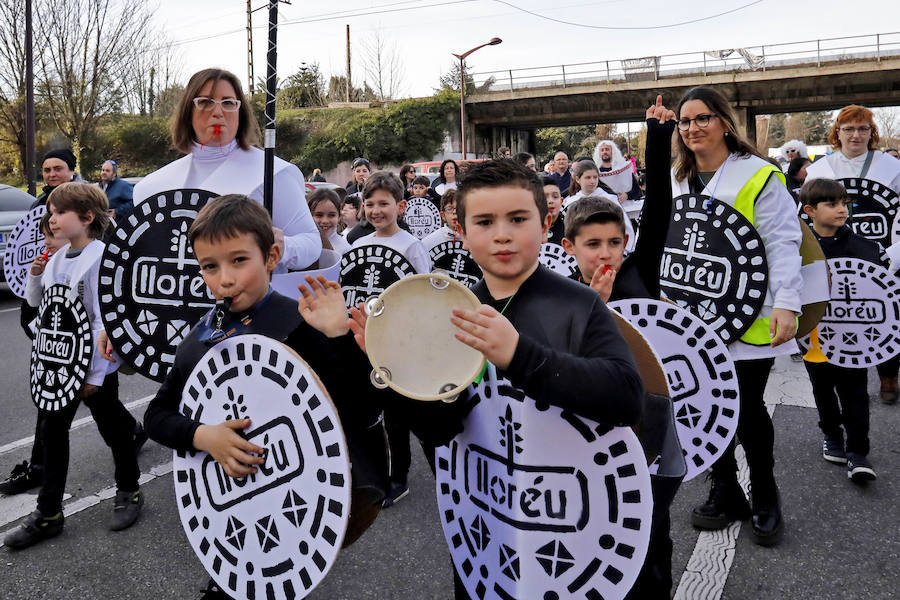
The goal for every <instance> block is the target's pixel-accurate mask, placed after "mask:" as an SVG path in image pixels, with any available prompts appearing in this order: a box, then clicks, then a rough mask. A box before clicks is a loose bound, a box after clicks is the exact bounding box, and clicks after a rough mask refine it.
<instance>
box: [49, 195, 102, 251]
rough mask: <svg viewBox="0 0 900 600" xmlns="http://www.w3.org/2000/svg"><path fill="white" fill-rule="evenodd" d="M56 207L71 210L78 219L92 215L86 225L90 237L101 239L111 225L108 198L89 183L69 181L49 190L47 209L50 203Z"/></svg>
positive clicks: (58, 209) (60, 210)
mask: <svg viewBox="0 0 900 600" xmlns="http://www.w3.org/2000/svg"><path fill="white" fill-rule="evenodd" d="M51 204H52V205H53V206H54V207H56V210H57V212H66V211H70V210H71V211H73V212H75V213H76V214H77V215H78V217H79V218H80V219H85V218H86V217H87V216H88V215H89V214H93V215H94V220H93V221H91V224H90V225H88V235H89V236H90V237H91V239H95V240H102V239H103V236H104V234H105V233H106V230H107V229H108V228H109V227H111V221H110V218H109V214H108V213H107V212H106V211H108V210H109V200H107V199H106V194H104V193H103V190H101V189H100V188H98V187H97V186H95V185H91V184H89V183H82V182H80V181H69V182H66V183H64V184H62V185H61V186H59V187H57V188H56V189H54V190H53V191H52V192H50V196H49V197H48V198H47V210H48V211H49V209H50V205H51Z"/></svg>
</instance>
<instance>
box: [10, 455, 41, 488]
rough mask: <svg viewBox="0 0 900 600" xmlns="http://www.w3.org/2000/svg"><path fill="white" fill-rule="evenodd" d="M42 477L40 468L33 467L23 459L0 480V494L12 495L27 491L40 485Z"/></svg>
mask: <svg viewBox="0 0 900 600" xmlns="http://www.w3.org/2000/svg"><path fill="white" fill-rule="evenodd" d="M42 479H43V477H42V476H41V471H40V469H35V468H34V466H32V465H29V464H28V461H27V460H23V461H22V462H20V463H19V464H17V465H16V466H14V467H13V470H12V473H10V474H9V477H7V478H6V479H5V480H4V481H2V482H0V494H5V495H7V496H13V495H15V494H21V493H23V492H27V491H28V490H30V489H32V488H36V487H38V486H40V485H41V480H42Z"/></svg>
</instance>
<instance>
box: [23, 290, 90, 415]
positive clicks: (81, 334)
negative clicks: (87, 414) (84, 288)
mask: <svg viewBox="0 0 900 600" xmlns="http://www.w3.org/2000/svg"><path fill="white" fill-rule="evenodd" d="M93 355H94V336H93V333H92V332H91V321H90V319H89V318H88V314H87V309H85V307H84V303H83V302H82V301H81V299H80V298H79V297H78V295H77V294H76V293H75V292H73V291H72V290H71V289H70V288H69V286H67V285H62V284H59V283H58V284H56V285H51V286H50V287H49V288H47V289H46V290H44V296H43V298H41V304H40V306H39V307H38V330H37V333H36V334H35V336H34V342H32V346H31V399H32V400H33V401H34V403H35V405H37V407H38V408H41V409H44V410H49V411H57V410H62V409H63V408H65V407H66V406H68V405H69V403H70V402H72V400H74V399H75V398H76V397H77V396H78V393H79V392H81V388H83V387H84V384H85V382H86V381H87V376H88V373H89V372H90V370H91V359H92V357H93Z"/></svg>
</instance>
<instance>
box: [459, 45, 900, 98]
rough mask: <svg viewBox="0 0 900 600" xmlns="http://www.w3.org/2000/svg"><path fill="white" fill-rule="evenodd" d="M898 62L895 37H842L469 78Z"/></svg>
mask: <svg viewBox="0 0 900 600" xmlns="http://www.w3.org/2000/svg"><path fill="white" fill-rule="evenodd" d="M896 56H900V32H892V33H876V34H872V35H861V36H847V37H836V38H825V39H821V40H808V41H804V42H789V43H784V44H768V45H763V46H753V47H748V48H732V49H727V50H713V51H703V52H683V53H680V54H666V55H661V56H645V57H637V58H627V59H616V60H602V61H594V62H582V63H573V64H569V65H550V66H546V67H525V68H517V69H503V70H497V71H484V72H481V73H473V74H472V77H473V80H474V82H475V86H476V88H477V90H476V92H475V93H476V94H482V93H489V92H495V91H497V92H499V91H510V90H516V89H522V88H536V87H559V86H561V87H570V86H573V85H581V84H585V83H606V84H612V83H623V82H631V81H658V80H660V79H665V78H669V77H678V76H683V75H696V74H702V75H709V74H711V73H724V72H742V71H766V70H769V69H781V68H787V67H794V66H800V65H812V64H815V65H816V66H817V67H821V66H822V65H824V64H829V63H832V64H833V63H836V62H837V63H839V62H846V61H875V62H881V60H882V59H884V58H889V57H896Z"/></svg>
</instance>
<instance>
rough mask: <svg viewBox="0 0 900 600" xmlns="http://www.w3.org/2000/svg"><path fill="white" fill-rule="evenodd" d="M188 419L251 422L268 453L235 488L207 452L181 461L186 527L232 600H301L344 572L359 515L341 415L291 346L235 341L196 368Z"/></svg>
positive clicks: (254, 437)
mask: <svg viewBox="0 0 900 600" xmlns="http://www.w3.org/2000/svg"><path fill="white" fill-rule="evenodd" d="M181 412H182V413H183V414H184V415H185V416H188V417H190V418H192V419H195V420H198V421H201V422H202V423H204V424H208V425H214V424H218V423H221V422H223V421H226V420H229V419H239V418H244V417H250V418H251V419H252V424H251V425H250V428H249V429H248V430H246V431H244V432H243V434H242V435H243V437H245V438H246V439H248V440H249V441H251V442H253V443H254V444H257V445H259V446H262V447H263V448H265V449H266V455H265V456H266V460H265V463H263V464H262V465H259V466H258V471H257V473H255V474H252V475H248V476H247V477H244V478H242V479H234V478H232V477H229V476H228V475H226V474H225V472H224V471H223V470H222V468H221V466H220V465H219V464H218V463H217V462H216V461H215V460H213V458H212V457H211V456H210V455H209V454H207V453H205V452H189V453H185V454H180V453H178V452H175V456H174V459H173V461H174V462H173V473H174V478H175V497H176V501H177V503H178V511H179V514H180V516H181V523H182V525H183V526H184V531H185V533H186V534H187V537H188V540H189V541H190V544H191V546H192V547H193V549H194V551H195V552H196V553H197V556H198V557H199V558H200V561H201V562H202V563H203V566H204V567H205V568H206V570H207V572H209V574H210V576H212V578H213V579H214V580H215V581H216V583H218V584H219V585H220V586H221V587H222V589H223V590H224V591H225V592H226V593H227V594H228V595H229V596H231V597H233V598H241V599H253V598H268V599H288V598H303V597H304V596H306V595H307V594H308V593H309V592H310V591H311V590H312V589H313V588H314V587H315V586H316V585H318V583H319V582H320V581H322V579H323V578H324V577H325V575H326V574H327V573H328V570H329V569H330V568H331V566H332V565H333V564H334V561H335V559H336V557H337V554H338V551H339V549H340V548H341V543H342V541H343V538H344V532H345V531H346V527H347V520H348V517H349V513H350V483H351V482H350V463H349V459H348V457H349V453H348V450H347V444H346V440H345V439H344V433H343V430H342V429H341V424H340V420H339V418H338V415H337V411H336V409H335V407H334V405H333V404H332V402H331V399H330V398H329V396H328V393H327V391H326V390H325V389H324V388H323V387H322V385H321V383H320V382H319V379H318V377H317V376H316V374H315V373H314V372H313V371H312V370H311V369H310V368H309V366H308V365H307V364H306V363H305V362H304V361H303V360H302V359H301V358H300V357H298V356H297V355H296V354H295V353H294V352H293V351H291V350H290V349H289V348H288V347H287V346H284V345H283V344H281V343H279V342H276V341H274V340H272V339H270V338H267V337H263V336H260V335H245V336H236V337H233V338H230V339H227V340H225V341H223V342H221V343H219V344H217V345H216V346H215V347H214V348H212V349H211V350H210V351H209V352H207V353H206V355H205V356H204V357H203V358H202V359H201V360H200V362H199V363H197V366H196V367H195V368H194V371H193V373H191V376H190V378H189V379H188V382H187V384H186V385H185V388H184V394H183V396H182V402H181Z"/></svg>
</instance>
